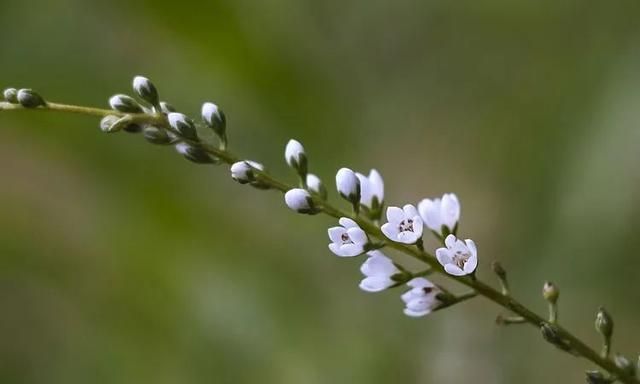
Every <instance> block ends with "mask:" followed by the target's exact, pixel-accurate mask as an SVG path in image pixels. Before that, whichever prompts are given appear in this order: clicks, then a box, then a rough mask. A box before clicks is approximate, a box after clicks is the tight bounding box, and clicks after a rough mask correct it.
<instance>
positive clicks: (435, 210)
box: [418, 193, 460, 236]
mask: <svg viewBox="0 0 640 384" xmlns="http://www.w3.org/2000/svg"><path fill="white" fill-rule="evenodd" d="M418 211H420V216H422V220H424V223H425V225H426V226H427V227H429V229H431V230H432V231H434V232H436V233H438V234H440V235H442V236H444V235H445V233H444V231H445V230H443V228H442V227H443V226H446V227H447V228H446V232H447V233H451V232H453V231H454V229H455V228H456V225H457V224H458V220H460V202H459V201H458V197H457V196H456V195H455V194H454V193H445V194H444V195H442V199H433V200H431V199H424V200H422V201H421V202H420V203H419V204H418Z"/></svg>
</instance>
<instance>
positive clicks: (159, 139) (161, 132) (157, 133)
mask: <svg viewBox="0 0 640 384" xmlns="http://www.w3.org/2000/svg"><path fill="white" fill-rule="evenodd" d="M142 132H143V133H142V134H143V136H144V138H145V139H146V140H147V141H148V142H150V143H152V144H161V145H164V144H171V143H172V142H173V138H172V137H171V136H170V135H169V133H168V132H167V131H166V130H165V129H162V128H158V127H154V126H152V125H148V126H146V127H144V129H143V131H142Z"/></svg>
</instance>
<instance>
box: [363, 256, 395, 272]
mask: <svg viewBox="0 0 640 384" xmlns="http://www.w3.org/2000/svg"><path fill="white" fill-rule="evenodd" d="M360 270H361V272H362V273H363V274H364V275H365V276H387V277H390V276H393V275H395V274H396V273H398V272H400V271H399V270H398V268H396V266H395V265H394V264H393V261H391V259H389V258H388V257H386V256H371V257H369V258H368V259H367V261H366V262H365V263H364V264H362V268H361V269H360Z"/></svg>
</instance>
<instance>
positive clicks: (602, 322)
mask: <svg viewBox="0 0 640 384" xmlns="http://www.w3.org/2000/svg"><path fill="white" fill-rule="evenodd" d="M596 331H598V332H599V333H600V334H601V335H602V336H604V337H605V338H607V339H608V338H610V337H611V335H612V334H613V319H612V318H611V315H609V313H608V312H607V311H606V310H605V309H604V308H603V307H600V308H598V313H597V314H596Z"/></svg>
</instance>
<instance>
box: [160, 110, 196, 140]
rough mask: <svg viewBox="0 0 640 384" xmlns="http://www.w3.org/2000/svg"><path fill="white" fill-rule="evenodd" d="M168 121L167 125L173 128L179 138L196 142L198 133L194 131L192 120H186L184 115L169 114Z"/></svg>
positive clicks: (194, 126)
mask: <svg viewBox="0 0 640 384" xmlns="http://www.w3.org/2000/svg"><path fill="white" fill-rule="evenodd" d="M167 118H168V119H169V125H171V128H173V129H174V130H175V131H176V132H178V134H180V136H182V137H184V138H185V139H189V140H194V141H197V140H198V132H197V131H196V125H195V124H194V123H193V120H191V119H190V118H188V117H187V116H186V115H184V114H182V113H177V112H171V113H169V114H168V115H167Z"/></svg>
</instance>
